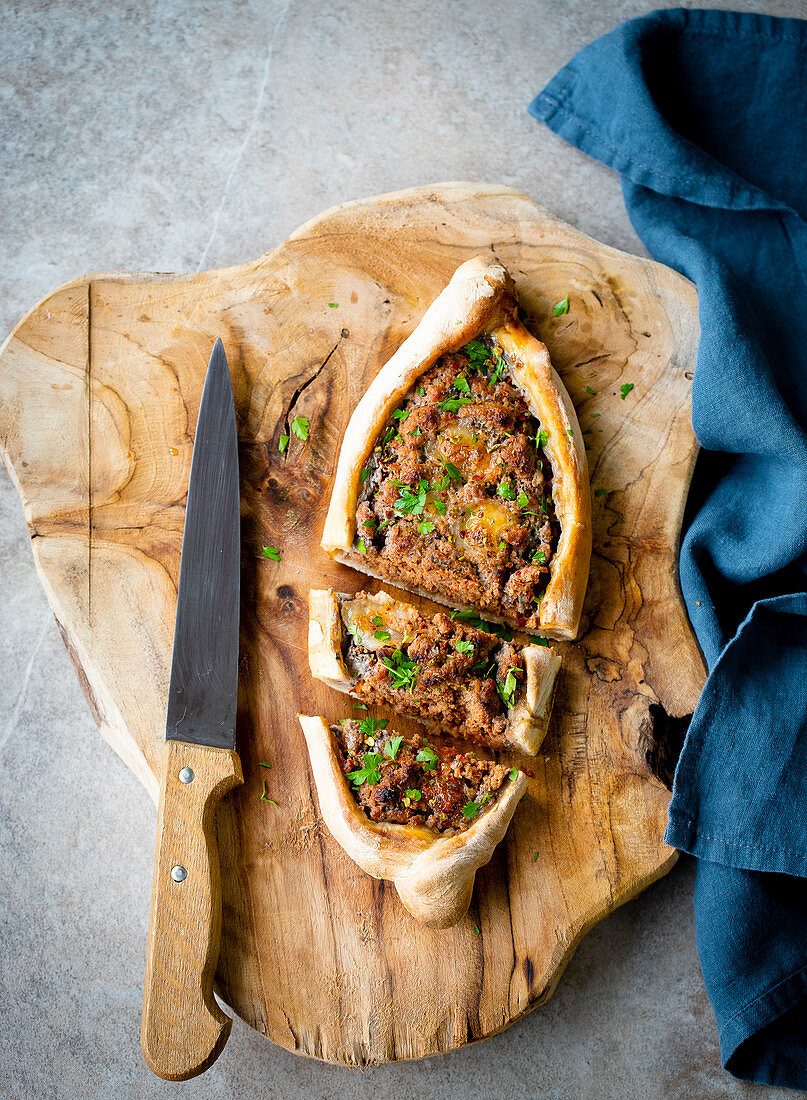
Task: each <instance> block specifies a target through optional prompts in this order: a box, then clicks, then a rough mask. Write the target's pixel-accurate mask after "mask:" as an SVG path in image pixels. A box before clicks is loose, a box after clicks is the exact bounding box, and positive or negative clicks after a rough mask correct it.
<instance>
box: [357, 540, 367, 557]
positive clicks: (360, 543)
mask: <svg viewBox="0 0 807 1100" xmlns="http://www.w3.org/2000/svg"><path fill="white" fill-rule="evenodd" d="M356 549H357V550H358V552H359V553H360V554H366V553H367V544H366V542H365V541H364V539H356Z"/></svg>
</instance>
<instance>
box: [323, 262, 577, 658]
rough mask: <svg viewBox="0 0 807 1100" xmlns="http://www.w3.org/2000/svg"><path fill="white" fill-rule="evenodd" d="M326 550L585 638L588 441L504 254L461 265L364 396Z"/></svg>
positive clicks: (450, 599) (444, 594)
mask: <svg viewBox="0 0 807 1100" xmlns="http://www.w3.org/2000/svg"><path fill="white" fill-rule="evenodd" d="M322 546H323V548H324V549H325V550H326V552H327V553H328V554H330V555H331V556H332V557H333V558H335V559H337V560H338V561H341V562H344V563H346V564H348V565H351V566H352V567H353V568H355V569H359V570H361V571H362V572H364V573H367V574H369V575H370V576H373V577H378V578H380V579H381V580H386V581H389V582H390V583H392V584H395V585H397V586H398V587H401V588H406V589H409V590H410V591H414V592H420V593H422V594H424V595H427V596H430V597H431V598H432V599H435V600H437V601H439V602H442V603H446V604H448V605H449V606H452V607H458V608H469V609H474V610H476V611H477V612H478V613H479V614H481V615H482V616H483V617H484V618H486V619H491V620H493V621H495V622H501V623H507V624H509V625H510V626H512V627H515V628H517V629H526V630H535V631H539V632H540V633H542V634H546V635H548V636H549V637H552V638H562V639H573V638H575V637H576V636H577V633H578V631H579V627H580V615H581V611H582V606H583V598H584V596H585V590H586V584H587V582H588V570H589V560H590V557H591V499H590V492H589V485H588V467H587V462H586V453H585V445H584V442H583V437H582V434H581V431H580V426H579V424H578V422H577V416H576V414H575V411H574V406H573V405H572V402H571V400H570V398H569V395H568V394H567V392H566V390H565V389H564V386H563V383H562V382H561V380H560V378H559V377H558V375H557V374H556V372H555V370H554V369H553V367H552V364H551V362H550V359H549V352H548V351H547V349H546V347H545V345H544V344H542V343H541V342H540V341H539V340H537V339H536V338H535V337H534V336H532V335H531V334H530V333H529V332H528V331H527V329H526V328H525V327H524V326H523V325H522V323H521V321H520V320H519V318H518V304H517V301H516V297H515V290H514V286H513V282H512V280H511V279H510V276H509V275H508V274H507V271H506V270H505V269H504V267H502V265H501V264H500V263H499V262H498V261H496V260H494V259H492V258H490V259H488V258H484V257H477V258H475V259H472V260H469V261H468V262H467V263H464V264H463V265H462V266H461V267H459V268H458V269H457V270H456V272H455V273H454V275H453V277H452V279H451V281H450V282H449V284H448V286H447V287H446V288H445V290H443V291H442V293H441V294H440V295H439V296H438V297H437V298H436V299H435V301H434V302H433V303H432V305H431V306H429V308H428V309H427V310H426V312H425V314H424V315H423V317H422V319H421V321H420V323H419V324H418V326H417V328H416V329H415V330H414V331H413V332H412V334H411V335H410V336H409V337H408V338H407V339H406V340H405V341H404V342H403V344H402V345H401V346H400V348H399V349H398V351H397V352H396V353H395V354H394V355H393V356H392V358H391V359H390V360H389V361H388V362H387V363H386V364H385V366H384V367H382V369H381V371H380V372H379V373H378V375H377V376H376V378H375V379H374V380H373V382H372V383H371V385H370V386H369V388H368V389H367V391H366V393H365V394H364V396H363V398H362V399H361V401H360V402H359V404H358V405H357V406H356V409H355V411H354V413H353V415H352V417H351V419H350V422H349V424H348V426H347V429H346V431H345V436H344V439H343V442H342V448H341V451H340V454H339V462H338V466H337V470H336V476H335V478H334V486H333V492H332V495H331V501H330V506H329V509H328V515H327V519H326V522H325V529H324V532H323V538H322Z"/></svg>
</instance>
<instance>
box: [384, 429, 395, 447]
mask: <svg viewBox="0 0 807 1100" xmlns="http://www.w3.org/2000/svg"><path fill="white" fill-rule="evenodd" d="M394 435H395V429H394V428H387V430H386V431H385V432H384V438H383V439H382V440H381V446H382V447H386V445H387V444H388V443H389V441H390V440H391V439H392V437H393V436H394Z"/></svg>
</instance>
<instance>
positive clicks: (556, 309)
mask: <svg viewBox="0 0 807 1100" xmlns="http://www.w3.org/2000/svg"><path fill="white" fill-rule="evenodd" d="M552 312H553V314H554V315H555V316H556V317H560V316H561V314H563V313H568V312H569V295H568V294H567V295H566V297H565V298H561V300H560V301H559V302H555V304H554V306H553V307H552Z"/></svg>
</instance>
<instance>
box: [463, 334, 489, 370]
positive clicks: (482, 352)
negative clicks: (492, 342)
mask: <svg viewBox="0 0 807 1100" xmlns="http://www.w3.org/2000/svg"><path fill="white" fill-rule="evenodd" d="M462 350H463V351H464V352H467V354H468V356H469V358H470V360H471V362H472V363H474V364H478V363H484V362H485V360H486V359H489V358H490V349H489V348H486V347H485V345H484V344H483V343H482V341H481V340H469V341H468V343H467V344H466V345H465V347H464V348H463V349H462Z"/></svg>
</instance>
